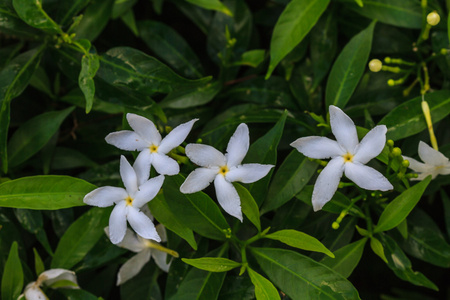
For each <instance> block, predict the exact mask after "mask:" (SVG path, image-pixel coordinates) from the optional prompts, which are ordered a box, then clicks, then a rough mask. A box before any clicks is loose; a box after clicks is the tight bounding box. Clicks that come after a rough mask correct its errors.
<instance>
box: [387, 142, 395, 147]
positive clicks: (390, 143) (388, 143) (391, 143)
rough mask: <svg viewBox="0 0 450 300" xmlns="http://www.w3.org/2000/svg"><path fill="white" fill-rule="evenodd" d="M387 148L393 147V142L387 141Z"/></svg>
mask: <svg viewBox="0 0 450 300" xmlns="http://www.w3.org/2000/svg"><path fill="white" fill-rule="evenodd" d="M386 143H387V145H388V147H394V141H393V140H387V142H386Z"/></svg>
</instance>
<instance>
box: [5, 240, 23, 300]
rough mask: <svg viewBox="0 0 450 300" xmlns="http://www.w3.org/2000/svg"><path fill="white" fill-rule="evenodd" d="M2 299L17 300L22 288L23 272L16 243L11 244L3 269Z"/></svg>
mask: <svg viewBox="0 0 450 300" xmlns="http://www.w3.org/2000/svg"><path fill="white" fill-rule="evenodd" d="M1 287H2V288H1V296H2V299H5V300H6V299H11V300H13V299H17V297H19V295H20V292H21V291H22V287H23V271H22V263H21V262H20V258H19V250H18V245H17V242H14V243H12V245H11V249H10V250H9V255H8V259H7V260H6V263H5V268H4V269H3V277H2V286H1Z"/></svg>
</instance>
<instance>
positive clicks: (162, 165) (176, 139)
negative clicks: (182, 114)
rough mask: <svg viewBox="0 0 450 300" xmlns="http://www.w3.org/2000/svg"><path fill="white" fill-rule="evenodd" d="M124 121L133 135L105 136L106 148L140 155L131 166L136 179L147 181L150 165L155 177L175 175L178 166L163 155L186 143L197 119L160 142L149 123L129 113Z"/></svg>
mask: <svg viewBox="0 0 450 300" xmlns="http://www.w3.org/2000/svg"><path fill="white" fill-rule="evenodd" d="M127 120H128V123H129V124H130V126H131V128H133V130H134V131H131V130H122V131H117V132H113V133H110V134H108V135H107V136H106V138H105V139H106V142H107V143H108V144H111V145H114V146H116V147H117V148H119V149H122V150H128V151H134V150H137V151H141V153H139V155H138V157H137V158H136V162H135V164H134V168H135V169H136V172H137V173H138V174H140V175H139V177H141V178H146V179H147V178H148V177H149V174H150V167H151V166H152V165H153V167H154V168H155V170H156V172H158V173H159V174H162V175H175V174H178V173H179V172H180V166H179V165H178V163H177V162H176V161H175V160H174V159H172V158H170V157H169V156H167V155H166V154H167V153H169V151H170V150H172V149H173V148H175V147H177V146H179V145H180V144H181V143H182V142H183V141H184V140H185V139H186V137H187V135H188V134H189V132H190V131H191V129H192V126H193V125H194V122H195V121H197V120H198V119H193V120H191V121H189V122H187V123H184V124H181V125H179V126H177V127H175V128H174V129H173V130H172V131H171V132H170V133H169V134H168V135H167V136H166V137H165V138H164V139H161V134H160V133H159V132H158V130H157V129H156V126H155V124H153V122H152V121H150V120H148V119H146V118H144V117H141V116H138V115H135V114H131V113H129V114H127Z"/></svg>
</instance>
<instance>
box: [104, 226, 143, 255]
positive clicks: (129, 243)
mask: <svg viewBox="0 0 450 300" xmlns="http://www.w3.org/2000/svg"><path fill="white" fill-rule="evenodd" d="M105 233H106V235H107V236H108V237H109V227H108V226H107V227H105ZM117 246H119V247H121V248H125V249H128V250H130V251H133V252H136V253H137V252H141V251H142V250H143V249H145V248H146V247H145V244H144V243H142V242H141V240H140V239H139V238H138V236H136V233H134V232H133V231H131V230H130V229H129V228H127V231H126V232H125V236H124V238H123V240H122V241H121V242H120V243H118V244H117Z"/></svg>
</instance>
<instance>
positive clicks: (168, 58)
mask: <svg viewBox="0 0 450 300" xmlns="http://www.w3.org/2000/svg"><path fill="white" fill-rule="evenodd" d="M138 28H139V35H140V37H141V38H142V40H143V41H144V43H145V44H146V45H147V46H148V47H149V48H150V49H151V50H152V51H153V52H154V53H155V54H156V55H157V56H158V57H160V58H161V59H163V60H164V61H165V62H167V63H168V64H169V66H171V67H172V68H174V69H175V71H177V72H180V74H181V75H183V76H186V77H188V78H200V77H202V76H203V75H202V74H203V72H204V71H203V67H202V64H201V62H200V60H199V59H198V57H197V55H196V54H195V52H194V51H193V50H192V48H191V47H190V46H189V44H188V43H187V42H186V40H185V39H184V38H183V37H182V36H180V35H179V34H178V33H177V32H176V31H175V30H173V29H172V28H171V27H169V26H167V25H165V24H164V23H161V22H157V21H150V20H146V21H141V22H139V23H138Z"/></svg>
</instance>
